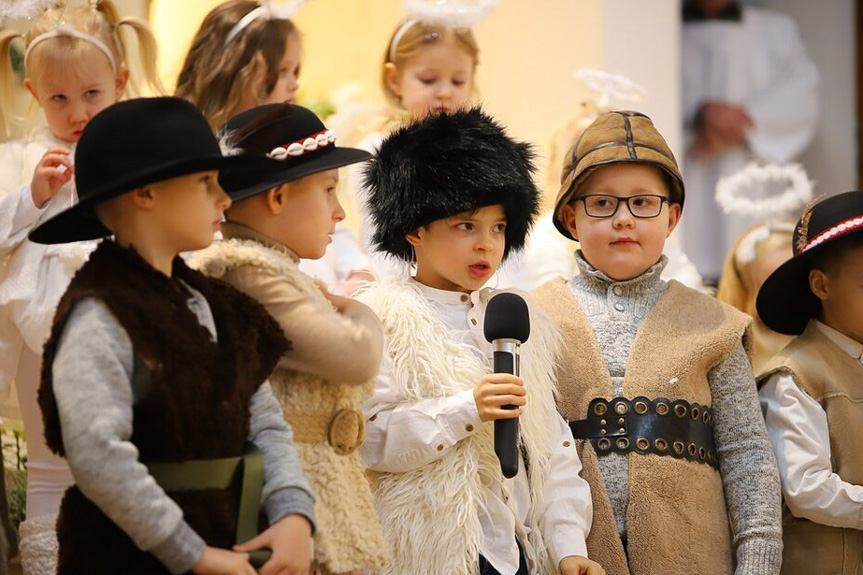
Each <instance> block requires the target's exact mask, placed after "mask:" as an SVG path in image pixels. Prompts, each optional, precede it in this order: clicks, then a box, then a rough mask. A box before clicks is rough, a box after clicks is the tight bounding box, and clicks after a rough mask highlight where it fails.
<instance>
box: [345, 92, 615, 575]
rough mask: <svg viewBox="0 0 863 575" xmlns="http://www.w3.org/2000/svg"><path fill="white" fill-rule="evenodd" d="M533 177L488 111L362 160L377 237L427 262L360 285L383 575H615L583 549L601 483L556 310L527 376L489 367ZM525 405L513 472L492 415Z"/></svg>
mask: <svg viewBox="0 0 863 575" xmlns="http://www.w3.org/2000/svg"><path fill="white" fill-rule="evenodd" d="M532 173H533V164H532V153H531V151H530V149H529V146H528V145H527V144H523V143H518V142H515V141H513V140H512V139H510V138H509V137H508V136H507V135H506V134H505V133H504V131H503V130H502V129H501V127H500V126H499V125H498V124H497V123H495V122H494V120H492V119H491V118H490V117H489V116H487V115H486V114H484V113H483V112H482V111H481V110H480V109H479V108H475V109H472V110H469V111H458V112H454V113H442V114H440V115H431V116H429V117H427V118H425V119H423V120H420V121H418V122H417V123H415V124H413V125H410V126H406V127H404V128H401V129H399V130H397V131H396V132H394V133H393V134H392V135H391V136H389V137H388V138H387V139H385V140H384V142H383V143H382V145H381V147H380V150H379V152H378V155H377V157H376V158H375V159H374V160H373V161H372V163H371V164H370V166H369V168H368V170H367V172H366V184H367V186H368V189H369V191H370V195H369V205H370V207H371V214H372V217H373V219H374V222H375V224H376V233H375V237H374V241H375V243H376V244H377V247H378V248H379V249H381V250H383V251H385V252H388V253H389V254H392V255H393V256H396V257H398V258H401V259H402V260H405V261H409V260H415V263H416V275H415V276H414V277H412V278H408V277H405V278H403V279H401V280H398V281H395V282H393V283H385V284H378V285H373V286H371V287H370V288H368V289H366V290H365V291H364V292H363V293H362V294H361V295H360V296H359V299H360V300H361V301H363V302H365V303H367V304H369V305H370V306H371V307H372V309H373V310H375V311H376V312H377V313H378V315H379V316H380V317H381V320H382V322H383V326H384V333H385V334H386V338H385V352H384V361H383V363H382V367H381V375H380V376H379V378H378V382H377V385H376V387H375V391H374V394H373V395H372V397H371V398H370V399H369V400H368V401H367V402H366V403H365V405H364V410H365V412H366V416H367V417H368V423H367V426H368V427H367V435H366V442H365V444H364V445H363V447H362V448H361V452H362V456H363V460H364V462H365V463H366V464H367V465H368V466H369V467H370V468H371V470H372V471H373V472H374V473H373V477H374V480H373V488H374V492H375V499H376V507H377V510H378V513H379V515H380V518H381V522H382V523H383V525H384V531H385V534H386V535H387V537H388V539H389V541H390V543H391V545H392V547H393V555H394V559H393V563H392V565H391V566H390V567H389V568H388V569H385V570H384V571H383V573H387V574H402V573H449V574H454V575H471V574H476V573H482V574H497V573H500V574H503V575H513V574H527V573H534V574H557V573H563V574H566V575H573V574H579V573H587V574H591V575H599V574H601V573H604V572H603V570H602V568H601V567H600V566H599V565H598V564H596V563H594V562H592V561H590V560H588V559H587V558H586V557H585V555H586V547H585V537H586V534H587V532H588V531H589V529H590V521H591V503H590V493H589V490H588V487H587V485H586V483H585V482H584V481H583V480H582V479H581V478H580V477H579V472H580V470H581V464H580V462H579V460H578V456H577V455H576V452H575V448H574V443H573V440H572V435H571V433H570V431H569V428H568V427H567V426H566V424H565V423H564V421H563V420H562V419H561V417H560V416H559V415H558V414H557V412H556V410H555V403H554V389H555V381H554V377H553V372H554V364H555V358H556V349H557V345H558V340H559V337H558V334H557V331H556V329H555V327H554V323H553V320H552V319H551V318H550V317H549V316H547V315H544V314H542V313H541V312H540V311H539V310H536V309H532V310H531V335H530V339H529V340H528V341H527V342H526V343H525V344H524V345H523V346H522V350H521V358H522V361H521V364H522V366H523V376H524V380H525V381H527V382H528V385H525V384H524V382H523V380H522V379H521V378H519V377H516V376H513V375H509V374H494V373H491V365H492V359H491V358H492V351H491V347H490V345H489V344H488V343H487V342H486V341H485V338H484V337H483V332H482V328H483V318H484V313H485V309H486V303H487V302H488V300H489V299H490V298H491V297H492V296H493V295H494V294H495V290H493V289H482V288H483V285H484V284H485V283H486V281H487V280H488V278H489V277H490V276H491V275H492V274H493V273H494V272H495V270H496V269H497V268H498V266H499V265H500V263H501V261H502V260H503V259H504V258H505V257H506V256H507V255H509V254H510V253H511V252H512V251H513V250H518V249H520V248H521V247H522V246H523V245H524V241H525V236H526V234H527V232H528V230H529V228H530V226H531V225H532V223H533V220H534V217H535V216H536V212H537V209H538V198H539V192H538V190H537V188H536V187H535V186H534V184H533V182H532V180H531V176H532ZM505 405H516V406H518V408H517V409H515V410H506V409H503V406H505ZM514 417H519V418H520V428H521V441H520V447H521V454H522V456H521V457H520V462H519V470H518V474H517V475H516V476H515V477H514V478H513V479H512V480H507V479H504V477H503V476H502V474H501V470H500V465H499V463H498V460H497V458H496V456H495V453H494V449H493V433H492V432H493V426H492V425H491V422H492V421H494V420H498V419H508V418H514Z"/></svg>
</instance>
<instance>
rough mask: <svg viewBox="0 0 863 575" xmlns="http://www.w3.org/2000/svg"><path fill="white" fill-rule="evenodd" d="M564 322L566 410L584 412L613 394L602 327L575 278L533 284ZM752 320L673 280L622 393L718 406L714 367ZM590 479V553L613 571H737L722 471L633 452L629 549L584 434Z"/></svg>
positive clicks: (614, 574)
mask: <svg viewBox="0 0 863 575" xmlns="http://www.w3.org/2000/svg"><path fill="white" fill-rule="evenodd" d="M533 295H534V298H535V300H536V301H537V302H538V303H539V304H541V305H542V306H543V307H545V308H546V309H547V310H548V311H549V312H550V313H551V314H552V315H553V316H554V317H556V318H557V319H558V322H559V323H560V328H561V332H562V333H563V337H564V353H563V358H562V360H561V364H560V368H559V370H558V389H559V397H558V410H559V411H560V413H561V415H563V418H564V419H566V420H567V421H572V420H579V419H584V418H585V417H586V416H587V406H588V404H589V403H590V401H591V400H592V399H594V398H596V397H603V398H605V399H611V398H612V397H613V393H612V382H611V376H610V375H609V373H608V368H607V367H606V365H605V361H604V360H603V357H602V351H601V350H600V348H599V344H598V343H597V341H596V337H595V335H594V332H593V327H592V326H591V324H590V321H589V320H588V318H587V316H586V315H585V314H584V312H583V311H582V309H581V307H580V306H579V304H578V302H577V301H576V300H575V297H574V296H573V295H572V293H571V292H570V289H569V286H568V285H567V284H566V283H565V282H564V281H563V280H555V281H552V282H549V283H547V284H545V285H544V286H542V287H540V288H539V289H538V290H537V291H536V292H534V294H533ZM750 322H751V320H750V318H749V317H748V316H745V315H744V314H742V313H740V312H738V311H736V310H734V309H733V308H731V307H730V306H727V305H724V304H721V303H719V302H717V301H716V300H714V299H712V298H709V297H707V296H704V295H702V294H700V293H698V292H695V291H693V290H690V289H688V288H686V287H684V286H683V285H681V284H679V283H677V282H674V281H672V282H670V283H669V286H668V290H667V291H666V293H665V294H663V296H662V297H661V298H660V299H659V301H657V303H656V305H655V306H654V307H653V309H651V310H650V312H648V314H647V316H646V317H645V318H644V321H643V322H642V324H641V326H640V327H639V329H638V333H637V335H636V338H635V341H634V342H633V344H632V348H631V349H630V352H629V358H628V360H627V367H626V375H625V377H624V384H623V395H624V396H626V397H628V398H633V397H636V396H645V397H647V398H649V399H654V398H657V397H665V398H669V399H672V400H676V399H684V400H686V401H689V402H691V403H696V402H697V403H699V404H701V405H703V406H710V405H711V404H712V400H711V394H710V386H709V383H708V381H707V374H708V372H709V371H710V369H711V368H713V367H714V366H716V365H718V364H719V363H720V362H722V361H723V360H724V359H725V358H727V357H728V356H729V355H730V354H731V352H732V351H733V350H734V348H735V347H736V346H737V345H738V343H739V342H740V341H741V338H744V341H745V335H746V332H747V329H748V326H749V324H750ZM577 447H578V452H579V456H580V457H581V463H582V466H583V472H582V476H583V477H584V478H585V479H586V480H587V482H588V483H589V484H590V489H591V494H592V498H593V526H592V528H591V531H590V535H589V536H588V539H587V551H588V555H589V556H590V558H591V559H593V560H594V561H598V562H599V563H600V564H601V565H602V566H603V567H604V568H605V570H606V572H607V573H608V574H609V575H629V574H631V575H666V574H668V573H675V574H678V575H681V574H692V575H696V574H697V575H730V574H731V573H733V572H734V567H733V562H734V557H733V551H732V547H731V532H730V526H729V520H728V511H727V509H726V506H725V495H724V491H723V487H722V479H721V477H720V475H719V473H718V472H717V470H716V469H714V468H713V467H711V466H709V465H706V464H703V463H693V462H689V461H687V460H685V459H676V458H673V457H669V456H659V455H654V454H630V456H629V508H628V510H627V515H626V524H627V552H626V553H624V549H623V544H622V542H621V539H620V536H619V535H618V532H617V525H616V523H615V520H614V513H613V512H612V509H611V502H610V501H609V497H608V494H607V492H606V490H605V483H604V481H603V479H602V476H601V474H600V470H599V463H598V458H597V455H596V452H595V451H594V448H593V446H592V445H591V444H590V442H588V441H584V440H579V441H578V442H577Z"/></svg>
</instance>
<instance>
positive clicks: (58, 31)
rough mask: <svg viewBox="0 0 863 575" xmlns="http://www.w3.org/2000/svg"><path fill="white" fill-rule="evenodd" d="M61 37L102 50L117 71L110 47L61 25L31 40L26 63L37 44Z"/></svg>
mask: <svg viewBox="0 0 863 575" xmlns="http://www.w3.org/2000/svg"><path fill="white" fill-rule="evenodd" d="M60 36H69V37H71V38H77V39H78V40H84V41H85V42H89V43H90V44H92V45H93V46H95V47H96V48H98V49H99V50H101V51H102V53H103V54H105V56H107V57H108V61H109V62H110V63H111V69H112V70H113V71H114V72H116V71H117V62H116V61H115V60H114V55H113V54H112V53H111V50H110V49H109V48H108V46H106V45H105V43H104V42H102V41H101V40H99V39H98V38H96V37H95V36H92V35H90V34H85V33H84V32H78V31H77V30H73V29H72V28H70V27H69V26H66V25H65V24H60V25H58V26H57V27H56V28H54V29H53V30H49V31H48V32H45V33H44V34H39V35H38V36H36V37H35V38H33V40H31V41H30V44H29V45H28V46H27V50H26V51H25V52H24V62H25V63H26V62H27V58H29V57H30V52H32V51H33V48H35V47H36V45H37V44H39V43H41V42H44V41H45V40H50V39H51V38H59V37H60Z"/></svg>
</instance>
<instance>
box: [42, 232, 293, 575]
mask: <svg viewBox="0 0 863 575" xmlns="http://www.w3.org/2000/svg"><path fill="white" fill-rule="evenodd" d="M173 266H174V267H173V272H174V273H173V279H172V278H168V277H166V276H165V275H163V274H161V273H159V272H158V271H156V270H155V269H153V268H152V267H151V266H150V265H149V264H147V263H146V262H145V261H144V260H143V259H142V258H141V257H140V256H139V255H138V254H137V253H136V252H135V251H134V250H131V249H125V248H122V247H120V246H118V245H117V244H115V243H114V242H112V241H103V242H102V243H101V244H100V246H99V247H98V249H97V250H96V251H95V252H94V253H93V255H92V256H91V257H90V260H89V261H88V262H87V263H86V264H85V265H84V267H82V268H81V270H80V271H79V272H78V273H77V274H76V275H75V277H74V278H73V280H72V283H71V284H70V285H69V288H68V289H67V291H66V293H65V294H64V296H63V298H62V299H61V300H60V304H59V306H58V308H57V315H56V316H55V318H54V326H53V328H52V331H51V336H50V338H49V340H48V342H47V343H46V345H45V351H44V363H43V370H42V384H41V387H40V388H39V405H40V407H41V408H42V413H43V416H44V420H45V438H46V441H47V444H48V446H49V447H50V448H51V449H52V450H53V451H54V452H56V453H58V454H59V455H63V454H64V450H63V440H62V433H61V432H62V430H61V422H60V418H59V414H58V411H57V404H56V401H55V397H54V393H53V382H52V370H51V366H52V364H53V359H54V357H55V354H56V352H57V346H58V343H59V341H60V336H61V334H62V333H63V328H64V326H65V324H66V321H67V319H68V317H69V314H70V312H71V311H72V309H73V308H74V306H75V304H76V303H77V302H78V301H80V300H82V299H84V298H89V297H94V298H97V299H99V300H100V301H102V302H103V303H104V304H105V305H106V306H107V307H108V309H109V310H110V311H111V313H112V314H113V315H114V316H115V317H116V319H117V320H118V321H119V323H120V325H122V327H123V329H125V330H126V333H127V334H128V335H129V338H130V340H131V341H132V346H133V348H134V354H135V374H134V376H133V385H134V386H135V390H134V391H135V394H134V395H135V397H136V398H138V399H137V400H136V403H135V404H134V405H133V421H134V429H133V431H132V437H131V439H130V441H131V442H132V443H133V444H134V445H135V446H136V447H137V448H138V451H139V453H140V459H141V461H165V462H176V461H185V460H191V459H212V458H220V457H233V456H238V455H240V454H241V453H242V451H243V444H244V442H245V440H246V438H247V437H248V435H249V407H250V404H251V398H252V396H253V395H254V393H255V392H256V391H257V389H258V387H259V386H260V385H261V383H263V382H264V380H265V379H266V378H267V377H268V376H269V374H270V372H271V371H272V370H273V368H274V366H275V365H276V362H277V361H278V358H279V356H281V354H282V353H283V352H284V350H285V349H286V348H287V346H288V342H287V340H286V339H285V337H284V335H283V333H282V330H281V329H280V328H279V326H278V325H277V324H276V323H275V321H274V320H273V319H272V318H271V317H270V316H269V315H267V313H266V311H265V310H264V309H263V308H262V307H260V306H259V305H258V304H257V303H256V302H255V301H253V300H252V299H250V298H249V297H247V296H245V295H243V294H241V293H240V292H238V291H236V290H234V289H233V288H231V287H229V286H227V285H226V284H223V283H222V282H219V281H217V280H212V279H209V278H206V277H204V276H203V275H201V274H199V273H198V272H195V271H193V270H191V269H189V268H188V267H186V265H185V264H184V263H183V260H182V259H180V258H176V259H175V260H174V264H173ZM106 278H109V279H108V281H106ZM177 280H182V281H183V282H185V283H186V284H187V285H189V286H191V287H192V288H194V289H195V290H198V291H199V292H201V293H202V294H203V295H204V297H205V298H206V299H207V302H208V303H209V305H210V308H211V310H212V313H213V318H214V320H215V324H216V328H217V333H218V342H217V343H216V342H213V341H212V339H211V337H210V332H209V331H208V330H207V328H205V327H204V326H202V325H201V324H200V323H199V322H198V319H197V317H196V316H195V315H194V313H193V312H192V311H191V310H190V309H189V308H188V306H187V301H186V300H187V298H188V293H186V292H185V290H184V289H183V288H182V287H181V285H180V283H179V282H178V281H177ZM170 495H171V497H172V498H173V499H174V500H175V501H176V502H177V503H178V504H179V505H180V507H181V508H182V510H183V514H184V517H185V520H186V522H187V523H188V524H189V525H190V526H191V527H192V528H193V529H194V530H195V531H196V532H197V533H198V534H199V535H200V536H201V537H202V538H203V539H204V540H205V541H206V542H207V544H209V545H213V546H217V547H223V548H225V547H227V548H230V546H231V545H233V544H234V543H235V536H236V524H237V509H238V504H239V501H238V493H235V490H215V489H208V490H201V491H186V492H182V493H171V494H170ZM57 536H58V539H59V542H60V556H59V566H58V574H59V575H65V574H80V573H88V574H92V575H101V574H103V573H104V574H109V573H110V574H116V573H125V574H138V573H141V574H143V573H148V574H154V573H165V574H166V573H168V571H167V569H165V567H164V566H162V564H161V563H160V562H159V561H158V560H156V559H155V557H153V555H151V554H149V553H145V552H143V551H141V550H139V549H138V548H137V547H136V546H135V544H134V543H133V542H132V540H131V539H130V538H129V537H128V536H127V535H126V534H125V533H124V532H123V531H122V530H120V528H119V527H117V526H116V525H115V524H114V523H113V522H112V521H111V520H110V519H109V518H108V517H107V516H106V515H105V514H104V513H102V512H101V511H100V510H99V508H98V507H96V505H94V504H93V503H91V502H90V501H89V500H88V499H87V498H86V497H84V495H83V494H82V493H81V492H80V490H78V488H76V487H74V486H73V487H71V488H70V489H69V490H68V491H67V492H66V495H65V496H64V498H63V502H62V504H61V507H60V516H59V518H58V521H57Z"/></svg>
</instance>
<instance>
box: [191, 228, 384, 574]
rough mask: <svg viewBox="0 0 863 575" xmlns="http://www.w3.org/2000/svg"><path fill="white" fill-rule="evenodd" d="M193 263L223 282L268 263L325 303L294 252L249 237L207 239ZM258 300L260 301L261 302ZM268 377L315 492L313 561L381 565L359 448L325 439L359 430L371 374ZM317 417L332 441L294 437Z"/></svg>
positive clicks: (279, 373) (337, 568)
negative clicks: (358, 378)
mask: <svg viewBox="0 0 863 575" xmlns="http://www.w3.org/2000/svg"><path fill="white" fill-rule="evenodd" d="M192 265H193V266H195V267H197V268H199V269H200V270H201V271H202V272H204V273H205V274H207V275H210V276H213V277H218V278H222V279H225V280H227V281H229V283H230V280H231V274H230V272H231V270H232V269H235V268H238V267H240V266H254V267H258V268H263V269H267V270H270V271H272V272H274V273H276V274H278V275H279V276H280V277H281V278H283V280H284V281H285V282H286V284H288V285H290V286H293V287H294V288H296V289H297V290H299V291H301V292H302V293H303V294H305V295H306V296H307V297H308V298H310V299H312V300H315V301H318V302H319V303H323V304H324V305H327V306H329V305H330V303H329V301H328V300H327V299H326V298H325V297H324V295H323V293H321V290H320V288H319V287H318V284H317V283H316V282H315V280H314V279H313V278H311V277H310V276H308V275H306V274H304V273H303V272H301V271H300V270H299V268H298V267H297V262H296V261H295V260H294V259H292V258H291V257H289V256H288V255H287V254H284V253H281V252H279V251H277V250H275V249H271V248H269V247H267V246H265V245H263V244H261V243H259V242H257V241H254V240H241V239H229V240H222V241H218V242H214V243H213V245H211V246H210V247H209V248H207V249H206V250H202V251H200V252H197V253H196V254H195V255H194V257H193V259H192ZM235 287H236V288H237V289H239V290H240V291H243V289H244V286H242V285H236V284H235ZM262 303H264V305H265V307H266V302H262ZM288 353H290V352H288ZM270 384H271V386H272V388H273V393H274V394H275V396H276V397H277V398H278V399H279V402H280V403H281V404H282V410H283V413H284V416H285V419H286V420H287V422H288V423H290V424H291V427H292V428H293V430H294V436H295V442H294V443H295V447H296V449H297V454H298V455H299V458H300V461H301V462H302V463H303V473H304V475H305V476H306V479H308V481H309V483H311V485H312V488H313V489H314V491H315V494H316V496H317V497H316V502H315V516H316V519H317V523H318V531H317V533H315V561H316V563H317V564H319V565H322V566H323V567H325V568H326V569H327V570H328V571H329V572H331V573H348V572H350V571H353V570H354V569H369V568H374V567H380V566H382V565H384V564H385V563H386V562H387V561H388V559H389V551H388V549H387V544H386V541H385V540H384V536H383V531H382V529H381V525H380V523H379V522H378V521H377V517H376V513H375V510H374V504H373V500H372V494H371V487H370V486H369V482H368V479H367V478H366V476H365V466H363V464H362V462H361V461H360V458H359V453H358V452H356V451H354V452H352V453H349V454H346V455H345V454H340V453H338V452H337V451H336V450H335V449H334V447H333V445H332V443H333V442H332V438H333V437H334V435H333V434H334V433H335V434H336V435H344V436H346V437H352V438H356V437H357V436H359V437H362V436H363V434H364V431H363V430H364V428H362V429H356V426H357V424H359V425H360V426H362V424H363V423H364V420H363V419H362V415H361V412H360V406H361V404H362V401H363V400H364V399H365V398H366V397H368V395H369V394H370V393H371V390H372V388H373V386H374V381H373V380H372V381H369V382H368V383H366V384H362V385H344V384H340V383H339V382H330V381H327V380H325V379H323V378H322V377H319V376H316V375H312V374H309V373H303V372H299V371H294V370H289V369H284V368H281V367H277V368H276V370H275V371H274V372H273V374H272V375H271V376H270ZM343 410H345V411H356V412H359V413H360V416H359V418H357V420H356V421H354V420H353V419H351V418H347V419H339V420H338V422H337V420H336V419H334V418H335V417H336V416H337V415H338V414H339V413H340V412H343ZM322 418H323V419H325V420H326V421H331V418H332V423H331V424H330V427H329V435H330V438H331V441H330V442H327V441H326V440H325V439H324V440H321V441H312V442H308V441H300V440H299V438H301V437H302V436H304V435H306V434H307V433H308V432H309V431H310V429H309V428H310V427H315V425H314V424H315V422H318V421H319V420H321V419H322ZM338 443H339V442H338V441H336V444H338Z"/></svg>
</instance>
